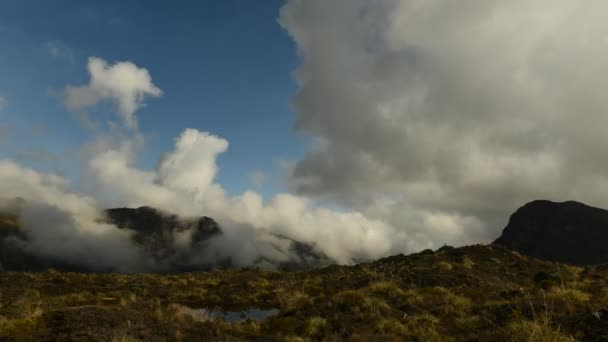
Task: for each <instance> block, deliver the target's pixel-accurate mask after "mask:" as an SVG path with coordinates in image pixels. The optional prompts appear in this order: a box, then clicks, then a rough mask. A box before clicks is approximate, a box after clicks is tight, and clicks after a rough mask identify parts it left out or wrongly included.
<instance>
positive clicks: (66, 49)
mask: <svg viewBox="0 0 608 342" xmlns="http://www.w3.org/2000/svg"><path fill="white" fill-rule="evenodd" d="M43 47H44V49H45V50H46V52H47V53H48V54H49V55H51V56H52V57H53V58H55V59H58V60H63V61H66V62H69V63H74V62H76V56H75V54H74V50H73V49H72V48H71V47H70V46H69V45H67V44H66V43H65V42H63V41H61V40H53V41H50V42H46V43H44V45H43Z"/></svg>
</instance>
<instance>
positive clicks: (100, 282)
mask: <svg viewBox="0 0 608 342" xmlns="http://www.w3.org/2000/svg"><path fill="white" fill-rule="evenodd" d="M607 284H608V268H606V267H603V266H596V267H584V268H582V267H573V266H566V265H557V264H553V263H546V262H541V261H538V260H535V259H531V258H528V257H525V256H521V255H519V254H517V253H515V252H511V251H508V250H506V249H502V248H499V247H495V246H471V247H464V248H458V249H454V248H450V247H444V248H442V249H440V250H439V251H436V252H431V251H426V252H422V253H418V254H414V255H409V256H402V255H398V256H393V257H390V258H386V259H382V260H379V261H376V262H373V263H368V264H361V265H357V266H352V267H346V266H331V267H327V268H323V269H318V270H311V271H305V272H263V271H258V270H253V269H240V270H224V271H214V272H207V273H187V274H180V275H171V276H161V275H149V274H143V275H120V274H78V273H58V272H53V271H51V272H45V273H2V274H0V294H1V297H0V336H2V337H0V340H2V339H3V338H5V339H7V340H28V339H29V340H35V341H55V340H72V339H73V340H92V341H108V340H110V341H111V340H115V341H137V340H142V341H155V340H156V341H163V340H182V341H190V340H222V341H238V340H256V339H258V340H264V341H266V340H279V341H307V340H350V341H373V340H380V341H382V340H389V341H400V340H407V341H480V340H481V341H502V340H506V341H570V340H573V339H574V340H584V341H588V340H598V341H602V340H606V339H608V287H607V286H606V285H607ZM188 308H194V309H195V308H210V309H216V310H228V311H237V312H238V311H241V310H246V309H251V308H255V309H272V308H277V309H280V312H279V314H278V315H275V316H272V317H270V318H268V319H266V320H264V321H260V322H258V321H255V320H241V321H238V322H233V323H230V322H227V321H225V320H223V319H218V318H215V319H207V318H205V317H201V316H200V315H198V316H197V315H195V314H192V312H193V311H194V310H190V309H188Z"/></svg>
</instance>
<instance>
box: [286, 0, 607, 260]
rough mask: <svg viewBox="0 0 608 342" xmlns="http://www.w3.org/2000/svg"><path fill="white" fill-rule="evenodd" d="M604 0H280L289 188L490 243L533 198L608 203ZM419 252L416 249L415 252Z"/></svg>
mask: <svg viewBox="0 0 608 342" xmlns="http://www.w3.org/2000/svg"><path fill="white" fill-rule="evenodd" d="M605 10H608V4H606V3H605V2H601V1H588V2H572V1H567V0H560V1H554V0H551V1H549V0H541V1H532V2H531V1H525V0H515V1H506V2H500V1H478V0H466V1H457V2H451V1H439V0H437V1H415V0H387V1H367V0H352V1H351V0H310V1H308V0H307V1H300V0H291V1H288V2H287V4H286V5H285V6H284V8H283V9H282V11H281V15H280V23H281V25H283V27H284V28H285V29H286V30H287V31H288V32H289V34H290V35H291V36H292V37H293V39H294V40H295V42H296V44H297V46H298V51H299V55H300V58H301V64H300V66H299V67H298V68H297V70H296V72H295V77H296V80H297V82H298V85H299V90H298V93H297V95H296V96H295V98H294V100H293V108H294V110H295V113H296V122H295V128H296V130H297V131H299V132H303V133H305V134H308V135H310V136H312V137H314V138H315V141H316V143H315V144H314V146H312V147H311V149H310V150H309V151H308V153H307V155H306V157H305V158H303V159H302V160H300V161H298V162H297V163H296V165H295V166H294V168H293V172H292V175H291V179H290V184H291V187H292V189H294V190H295V191H296V192H297V193H299V194H302V195H307V196H313V197H318V198H324V199H330V200H335V201H337V202H339V203H341V204H342V205H345V206H347V207H350V208H354V209H356V210H359V211H361V212H362V213H365V214H366V215H368V216H369V217H372V218H377V219H381V220H382V221H384V222H386V223H388V224H392V225H394V226H395V227H399V229H400V230H402V231H405V232H407V233H409V235H410V236H417V237H418V240H419V244H418V246H416V247H417V248H416V249H420V248H421V247H422V246H423V245H425V244H430V245H433V246H438V245H440V244H442V243H444V242H447V243H452V244H464V243H474V242H487V241H490V240H491V239H493V238H495V237H496V236H497V235H498V234H499V232H500V229H501V228H502V227H504V224H505V223H506V220H507V218H508V215H509V213H510V212H512V211H513V210H514V209H515V208H516V207H518V206H520V205H522V204H524V203H525V202H527V201H530V200H533V199H536V198H548V199H554V200H566V199H577V200H582V201H586V202H588V203H591V204H595V205H598V206H604V207H606V206H608V196H607V195H606V194H607V193H608V192H607V190H608V189H607V188H606V186H607V184H608V176H607V173H606V169H608V159H607V157H606V156H607V154H606V153H605V150H604V146H606V145H607V144H608V140H607V139H608V135H607V134H606V132H605V127H606V124H608V118H607V117H606V115H605V113H604V112H605V108H606V107H608V98H607V97H606V96H604V94H603V92H604V89H605V86H606V83H607V81H606V76H605V75H606V72H608V59H606V58H605V57H606V56H607V55H608V41H607V40H606V39H605V35H606V32H607V30H608V24H607V23H606V21H605V20H604V18H603V17H602V15H601V13H603V12H604V11H605ZM425 241H426V242H425Z"/></svg>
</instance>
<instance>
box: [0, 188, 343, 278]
mask: <svg viewBox="0 0 608 342" xmlns="http://www.w3.org/2000/svg"><path fill="white" fill-rule="evenodd" d="M20 205H23V200H21V199H20V200H19V201H15V204H11V205H10V206H5V208H2V210H0V271H2V270H14V271H42V270H46V269H49V268H54V269H57V270H62V271H77V272H90V271H112V270H103V269H102V270H100V269H92V268H89V267H87V266H83V265H80V264H78V263H74V264H71V263H66V262H62V261H58V260H50V259H48V258H40V257H37V256H35V255H31V254H30V253H27V252H26V251H25V250H24V248H23V245H24V243H25V242H26V241H27V239H28V236H27V233H26V232H24V231H23V230H22V229H20V226H19V213H20V209H19V207H20ZM7 208H8V209H7ZM104 214H105V215H104V217H102V218H100V221H102V222H107V223H111V224H114V225H116V226H117V227H118V228H120V229H128V230H131V231H133V235H132V239H133V241H134V242H135V245H136V246H137V247H138V248H140V249H141V251H142V252H143V255H144V256H145V258H146V262H147V263H149V264H150V265H158V269H157V270H159V271H161V272H169V273H176V272H189V271H200V270H207V269H212V268H216V267H221V268H226V267H232V266H233V264H232V261H231V258H230V257H226V258H225V259H223V260H219V261H216V262H215V263H214V264H201V263H200V261H197V262H194V261H193V259H196V257H195V254H196V253H198V252H201V251H204V249H205V248H207V246H206V244H207V243H209V242H210V240H211V239H212V238H215V237H220V236H222V234H223V231H222V228H221V227H220V225H219V224H218V223H217V222H216V221H215V220H214V219H212V218H210V217H206V216H202V217H198V218H183V217H178V216H177V215H173V214H169V213H165V212H162V211H160V210H157V209H154V208H151V207H140V208H135V209H133V208H116V209H107V210H105V211H104ZM181 234H183V235H181ZM266 234H270V237H271V238H272V239H274V240H276V241H277V243H279V242H281V244H282V245H283V246H285V243H287V246H289V247H288V249H287V252H288V253H289V254H290V255H291V256H292V257H293V258H292V259H290V260H289V261H285V262H278V263H277V262H273V261H272V260H269V259H267V258H264V257H260V258H259V259H258V260H257V261H258V262H259V263H260V264H262V263H263V264H266V265H268V264H274V265H275V266H276V267H277V268H280V269H292V270H297V269H304V268H311V267H318V266H324V265H327V264H331V263H332V260H331V259H329V258H328V257H327V256H325V255H324V254H323V253H321V252H318V251H316V249H315V248H314V247H313V246H312V245H309V244H306V243H303V242H300V241H296V240H293V239H291V238H289V237H286V236H282V235H277V234H272V233H266ZM179 236H188V239H186V241H189V245H188V246H183V245H179V243H177V239H178V238H179ZM277 249H280V248H279V247H278V246H277Z"/></svg>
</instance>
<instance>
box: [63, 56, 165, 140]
mask: <svg viewBox="0 0 608 342" xmlns="http://www.w3.org/2000/svg"><path fill="white" fill-rule="evenodd" d="M87 70H88V72H89V76H90V81H89V84H87V85H80V86H73V85H68V86H67V87H66V88H65V91H64V96H63V99H64V104H65V106H66V107H67V108H68V109H69V110H72V111H75V112H79V111H82V110H86V109H88V108H91V107H94V106H96V105H97V104H99V103H100V102H103V101H111V102H114V103H115V104H116V106H117V108H118V112H119V114H120V115H121V117H122V120H123V123H124V124H125V125H126V126H127V127H128V128H131V129H133V128H136V127H137V120H136V117H135V115H134V114H135V112H136V111H137V110H138V109H139V108H140V107H141V106H142V105H143V101H144V99H145V98H146V97H159V96H161V95H162V91H161V90H160V88H158V87H157V86H156V85H154V83H152V78H151V76H150V74H149V73H148V70H146V69H144V68H140V67H138V66H136V65H135V64H133V63H131V62H118V63H115V64H113V65H108V63H107V62H106V61H104V60H103V59H101V58H97V57H90V58H89V62H88V66H87Z"/></svg>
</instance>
